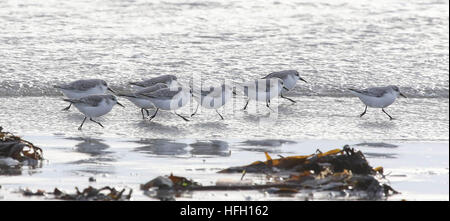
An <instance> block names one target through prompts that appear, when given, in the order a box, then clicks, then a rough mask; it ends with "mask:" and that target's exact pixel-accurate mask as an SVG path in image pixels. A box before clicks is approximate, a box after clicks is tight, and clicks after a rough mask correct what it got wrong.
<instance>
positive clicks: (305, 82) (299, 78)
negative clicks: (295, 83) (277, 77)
mask: <svg viewBox="0 0 450 221" xmlns="http://www.w3.org/2000/svg"><path fill="white" fill-rule="evenodd" d="M298 79H299V80H301V81H304V82H305V83H308V82H307V81H306V80H305V79H303V78H301V77H298Z"/></svg>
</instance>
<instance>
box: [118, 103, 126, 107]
mask: <svg viewBox="0 0 450 221" xmlns="http://www.w3.org/2000/svg"><path fill="white" fill-rule="evenodd" d="M117 105H119V106H121V107H123V108H125V106H123V105H122V104H121V103H119V102H117Z"/></svg>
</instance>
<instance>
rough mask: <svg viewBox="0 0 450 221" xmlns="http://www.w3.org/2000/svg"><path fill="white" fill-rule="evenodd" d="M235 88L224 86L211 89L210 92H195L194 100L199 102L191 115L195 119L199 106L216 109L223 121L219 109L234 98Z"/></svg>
mask: <svg viewBox="0 0 450 221" xmlns="http://www.w3.org/2000/svg"><path fill="white" fill-rule="evenodd" d="M233 94H235V93H234V92H233V88H232V87H231V86H228V85H225V84H222V85H221V86H220V87H210V89H209V90H200V91H199V92H198V93H196V91H195V90H194V93H193V96H194V100H195V101H197V108H196V109H195V112H194V113H193V114H192V115H191V117H193V116H194V115H195V114H196V113H197V111H198V107H199V105H201V106H202V107H204V108H207V109H215V110H216V113H217V114H218V115H219V116H220V118H221V119H222V120H223V119H224V118H223V116H222V115H221V114H220V113H219V112H218V110H217V109H218V108H220V107H222V106H224V105H225V104H226V103H227V102H228V101H229V100H231V98H232V97H233Z"/></svg>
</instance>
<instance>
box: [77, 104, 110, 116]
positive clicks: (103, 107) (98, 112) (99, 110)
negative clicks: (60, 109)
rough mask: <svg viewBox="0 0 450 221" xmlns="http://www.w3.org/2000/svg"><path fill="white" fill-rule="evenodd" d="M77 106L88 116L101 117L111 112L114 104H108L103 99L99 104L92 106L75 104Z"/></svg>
mask: <svg viewBox="0 0 450 221" xmlns="http://www.w3.org/2000/svg"><path fill="white" fill-rule="evenodd" d="M74 105H75V107H76V108H77V109H78V110H79V111H80V112H81V113H83V114H84V115H86V116H87V117H100V116H103V115H105V114H107V113H109V112H110V111H111V109H112V107H113V106H112V105H109V104H106V102H105V101H102V102H101V103H100V104H99V105H98V106H96V107H92V106H88V105H84V104H74Z"/></svg>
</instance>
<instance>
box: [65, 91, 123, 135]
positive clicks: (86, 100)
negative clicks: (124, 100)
mask: <svg viewBox="0 0 450 221" xmlns="http://www.w3.org/2000/svg"><path fill="white" fill-rule="evenodd" d="M64 101H67V102H70V103H71V104H73V105H75V107H76V108H77V109H78V110H79V111H80V112H81V113H83V114H84V116H85V117H84V120H83V122H82V123H81V125H80V126H79V127H78V130H81V128H82V127H83V124H84V122H85V121H86V119H87V118H88V117H89V120H91V121H92V122H95V123H97V124H98V125H100V126H101V127H103V125H102V124H101V123H99V122H97V121H95V120H93V119H92V118H93V117H100V116H103V115H105V114H107V113H109V112H110V111H111V109H112V108H113V106H114V105H115V104H118V105H120V106H122V107H124V106H123V105H122V104H121V103H119V102H118V101H117V99H116V97H115V96H114V95H111V94H103V95H89V96H86V97H82V98H78V99H70V98H69V99H64Z"/></svg>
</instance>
